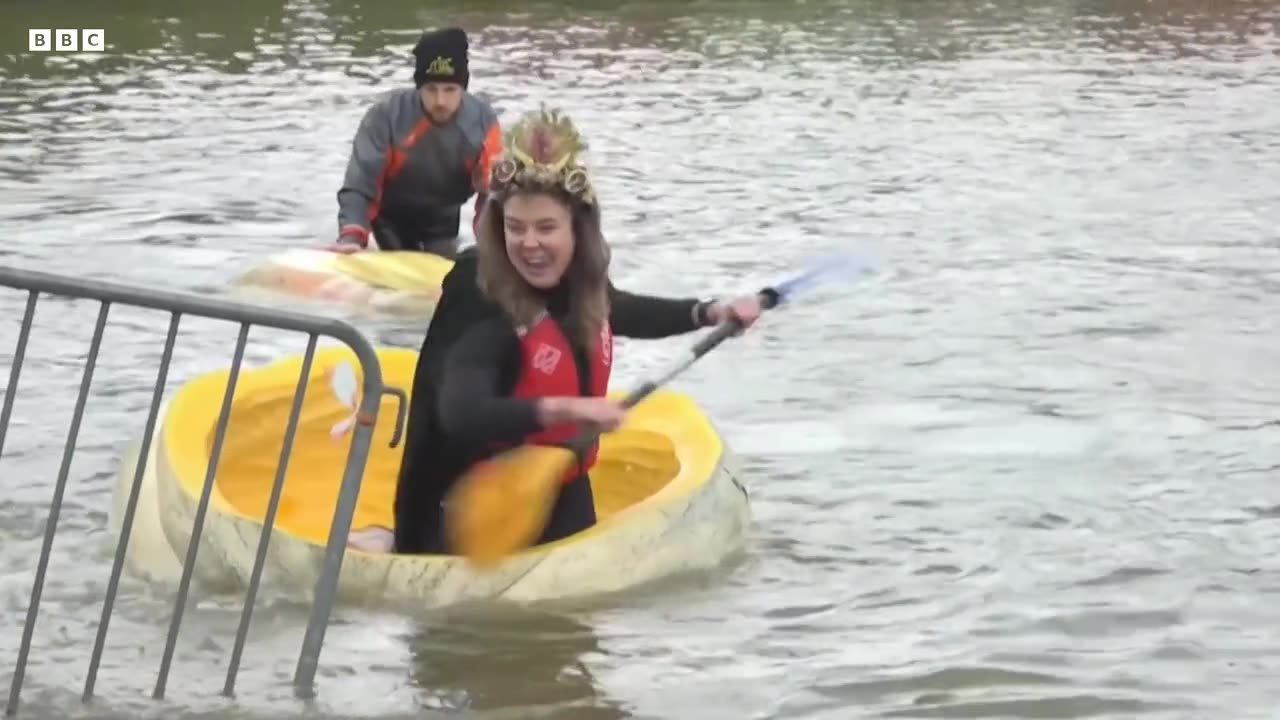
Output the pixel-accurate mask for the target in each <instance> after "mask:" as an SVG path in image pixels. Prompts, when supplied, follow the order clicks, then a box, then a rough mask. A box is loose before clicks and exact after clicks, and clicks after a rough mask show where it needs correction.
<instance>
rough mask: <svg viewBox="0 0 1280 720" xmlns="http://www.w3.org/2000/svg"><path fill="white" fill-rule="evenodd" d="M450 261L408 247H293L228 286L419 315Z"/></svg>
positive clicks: (429, 304) (433, 299)
mask: <svg viewBox="0 0 1280 720" xmlns="http://www.w3.org/2000/svg"><path fill="white" fill-rule="evenodd" d="M452 267H453V261H452V260H448V259H446V258H442V257H440V256H438V255H432V254H430V253H424V252H417V251H412V250H393V251H387V250H364V251H361V252H357V253H351V254H349V255H344V254H341V253H335V252H330V251H328V250H323V249H318V248H299V249H295V250H289V251H287V252H283V253H279V254H277V255H273V256H271V257H268V258H267V259H266V260H265V261H264V262H262V263H261V264H258V265H255V266H253V267H250V268H249V269H248V270H246V271H245V272H243V273H242V274H240V275H239V276H238V277H237V278H236V279H235V280H234V281H233V282H232V285H233V287H236V288H239V289H251V290H256V291H266V292H271V293H281V294H285V295H291V296H295V297H299V298H304V299H308V300H318V301H324V302H336V303H340V304H344V305H352V306H358V307H368V308H372V309H374V310H377V311H380V312H388V313H393V314H395V313H408V314H415V313H416V314H421V313H422V312H424V311H430V310H431V308H433V307H435V304H436V301H437V300H439V299H440V284H441V282H443V280H444V276H445V274H446V273H448V272H449V270H450V269H451V268H452Z"/></svg>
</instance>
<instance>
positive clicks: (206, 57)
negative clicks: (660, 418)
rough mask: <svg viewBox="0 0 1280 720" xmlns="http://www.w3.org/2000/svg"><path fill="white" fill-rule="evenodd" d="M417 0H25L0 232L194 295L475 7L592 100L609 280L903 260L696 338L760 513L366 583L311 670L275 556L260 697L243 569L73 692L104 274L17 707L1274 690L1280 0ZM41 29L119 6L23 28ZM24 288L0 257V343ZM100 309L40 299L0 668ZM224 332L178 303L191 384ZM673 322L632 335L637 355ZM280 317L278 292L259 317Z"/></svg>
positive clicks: (538, 68) (881, 699) (104, 429)
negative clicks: (550, 562) (629, 555)
mask: <svg viewBox="0 0 1280 720" xmlns="http://www.w3.org/2000/svg"><path fill="white" fill-rule="evenodd" d="M108 5H110V6H111V7H110V9H108V7H107V6H108ZM370 5H372V4H370ZM427 7H428V6H427V5H423V4H420V3H408V2H394V3H393V2H387V3H379V4H378V8H377V9H376V10H375V9H373V8H371V7H364V6H362V5H357V4H356V3H354V2H350V1H348V0H291V1H289V2H278V1H272V0H266V1H264V2H255V3H211V4H197V3H192V4H191V7H190V8H183V9H181V10H177V9H175V7H174V6H173V5H172V4H169V3H162V2H159V1H158V0H151V1H149V2H148V1H147V0H137V1H136V2H130V3H100V4H89V3H49V2H44V3H36V2H22V1H19V2H10V3H5V4H4V6H3V7H0V20H2V21H3V24H4V25H5V26H6V27H10V31H6V33H5V37H4V40H3V41H2V42H3V43H5V44H6V45H8V44H9V43H12V44H13V45H12V47H0V82H2V83H3V86H2V88H0V197H3V203H0V238H3V243H0V262H3V263H6V264H10V263H11V264H14V265H18V266H22V267H29V268H38V269H44V270H50V271H57V272H68V273H75V274H80V275H84V276H92V277H103V278H112V279H118V280H125V281H130V282H136V283H141V284H144V285H150V286H161V287H168V288H177V289H183V290H189V291H195V292H202V293H205V292H209V293H215V292H220V291H221V290H222V289H223V288H225V286H226V285H227V283H228V281H229V280H230V278H231V277H233V276H234V275H235V274H237V273H238V272H240V271H241V270H243V269H244V268H245V267H247V266H248V265H250V264H252V263H254V262H257V261H259V260H261V259H262V258H263V257H264V256H265V255H267V254H270V253H273V252H277V251H281V250H284V249H286V248H289V247H295V246H300V245H313V244H317V243H319V242H322V241H325V240H327V239H328V238H329V237H331V235H332V233H333V231H334V226H335V221H334V215H335V203H334V192H335V191H336V189H337V185H338V183H339V181H340V176H341V173H342V169H343V166H344V163H345V159H346V158H345V153H346V150H347V147H348V142H349V139H350V134H351V133H352V131H353V130H354V128H355V125H356V123H357V121H358V119H359V117H360V114H361V113H362V111H363V109H364V107H365V105H366V104H367V103H368V102H369V100H370V98H371V97H372V96H373V95H374V94H375V93H376V92H378V91H380V90H382V89H386V88H390V87H394V86H396V85H399V84H402V83H404V82H407V79H408V76H409V74H410V70H409V66H408V61H407V59H406V58H407V51H408V48H409V46H410V45H411V44H412V42H413V41H414V39H415V37H416V33H417V32H418V30H419V29H420V28H421V27H428V26H432V25H435V24H437V23H442V22H450V21H457V22H461V23H463V24H465V25H466V26H467V27H468V28H470V29H472V31H473V32H474V39H473V40H474V44H475V47H474V50H473V56H474V61H473V73H474V76H475V80H474V88H475V89H478V90H483V91H484V92H486V93H489V94H491V95H492V96H493V97H495V98H496V99H497V104H498V106H499V108H500V109H501V110H502V112H503V117H504V118H506V119H509V118H511V117H513V116H514V113H516V112H519V111H521V110H524V109H527V108H531V107H534V106H535V105H536V104H537V103H538V102H539V101H541V100H546V101H549V102H552V103H555V104H558V105H560V106H562V107H564V108H565V109H567V110H568V111H570V112H571V113H572V115H573V116H574V117H575V119H576V120H577V121H578V122H579V123H580V125H581V126H582V128H583V129H584V131H585V132H586V133H587V134H588V138H589V140H590V142H591V144H592V148H593V160H594V163H595V167H596V168H597V175H598V181H597V182H598V184H599V187H600V191H601V193H602V196H603V198H604V201H605V202H606V203H607V207H606V221H607V225H608V232H609V234H610V236H611V238H612V240H613V242H614V244H615V246H616V251H615V258H616V263H617V267H618V270H617V279H618V281H619V283H620V284H622V285H624V286H626V287H630V288H636V289H647V290H652V291H658V292H671V293H713V292H715V293H727V292H738V291H742V290H746V289H751V288H754V287H756V286H758V284H759V283H761V282H763V281H766V280H771V279H775V278H777V277H780V276H781V275H782V274H783V273H785V272H786V270H787V269H788V268H792V267H796V266H797V265H799V264H801V263H803V262H804V260H805V258H809V257H814V256H818V255H823V254H826V253H829V252H833V251H853V252H860V253H861V252H866V253H874V254H876V255H877V256H879V257H880V258H881V261H882V262H883V266H884V271H883V273H882V274H881V276H880V277H879V278H878V279H876V280H875V281H874V282H871V283H868V284H864V285H861V286H859V287H856V288H848V289H847V290H844V291H843V292H838V293H833V294H829V295H828V296H827V297H824V298H822V299H821V300H820V301H815V302H812V303H809V304H807V305H801V306H797V307H795V308H792V309H788V310H786V311H785V313H779V314H778V315H777V316H776V317H772V318H769V319H767V320H765V321H763V322H762V324H761V326H760V327H759V328H758V329H757V330H755V331H753V332H752V333H751V334H750V335H748V336H747V337H745V338H742V339H741V340H738V341H735V342H734V343H732V344H731V345H730V346H728V347H727V348H726V349H724V350H721V351H719V356H718V357H716V356H712V357H709V358H708V359H707V360H706V361H705V362H704V363H703V364H701V365H700V366H698V367H696V368H695V369H694V370H692V371H691V372H690V373H689V375H688V376H686V377H685V378H683V379H681V380H680V381H679V383H678V385H679V387H680V388H681V389H684V390H686V391H687V392H690V393H692V394H693V395H695V396H696V397H697V398H698V400H699V401H700V402H702V403H703V404H704V405H705V406H706V408H707V409H708V411H709V412H710V413H712V415H713V416H714V417H715V418H716V419H717V422H718V423H719V425H720V427H721V429H722V430H723V431H724V433H725V434H726V437H727V440H728V442H729V443H730V445H731V446H732V447H733V448H734V449H735V450H736V452H737V453H738V455H739V456H740V458H741V461H742V463H743V465H744V466H745V477H744V479H745V482H746V484H747V486H748V487H749V488H750V490H751V493H752V499H753V503H754V512H755V518H756V520H755V525H754V528H753V534H752V538H751V541H750V545H749V548H748V551H747V553H746V554H745V557H744V558H742V559H740V560H738V561H737V562H735V563H733V564H731V565H730V566H728V567H726V568H725V569H724V571H723V572H719V573H715V574H711V575H708V576H704V577H699V578H695V579H686V580H682V581H680V582H674V583H670V584H667V585H664V586H662V587H659V588H655V589H652V590H649V591H646V592H640V593H636V594H634V595H630V596H627V597H625V598H621V599H616V600H614V601H611V602H610V603H608V604H605V605H597V606H593V607H590V608H582V609H571V610H564V611H563V612H560V613H558V614H556V615H548V614H544V613H539V614H536V615H535V616H533V617H517V618H504V619H501V620H492V621H486V622H477V621H475V620H467V619H457V618H446V617H440V616H433V617H425V618H412V617H401V616H390V615H381V614H373V613H369V612H363V611H360V610H357V609H351V608H344V609H342V610H340V611H339V612H338V613H337V617H336V618H335V622H334V625H333V626H332V628H331V630H330V632H329V635H328V639H327V643H326V645H325V649H324V653H323V654H322V656H321V663H322V667H321V676H320V678H319V683H320V685H319V689H320V697H319V698H318V699H317V700H316V701H315V704H314V705H310V706H308V705H303V704H302V703H300V702H299V701H297V700H295V699H294V698H293V697H292V696H291V694H290V691H289V687H288V680H289V678H290V676H291V673H292V670H293V664H294V662H295V660H296V654H297V649H298V643H299V641H300V637H301V628H302V626H303V623H304V621H305V613H304V609H300V608H297V607H293V606H289V605H287V604H284V603H275V602H272V600H271V598H270V596H269V594H268V596H267V597H265V598H263V600H262V605H263V607H262V609H260V610H259V612H258V614H257V616H256V618H257V620H256V623H255V626H254V631H255V636H254V637H253V639H252V640H251V642H250V643H249V646H248V651H247V653H246V657H245V665H244V669H243V671H242V674H241V678H240V683H239V687H240V697H239V699H237V700H235V701H228V700H225V699H223V698H221V697H220V696H219V695H218V691H219V690H220V689H221V685H222V680H221V674H222V673H223V672H225V663H226V657H227V651H228V649H229V647H230V641H231V634H230V633H231V630H232V628H234V625H235V622H236V620H237V619H238V615H237V611H236V608H235V605H234V603H230V604H226V603H223V601H221V600H215V599H211V598H198V600H197V604H196V605H195V607H194V609H193V610H191V611H190V612H189V613H188V615H187V618H186V620H185V621H184V635H183V639H182V641H181V642H180V644H179V649H178V654H177V660H176V665H175V668H174V675H173V678H172V679H171V681H170V685H169V693H168V697H169V699H168V700H166V701H164V702H161V703H156V702H153V701H151V700H150V699H149V693H150V689H151V686H152V683H154V678H155V672H156V668H157V667H158V664H159V655H160V649H161V647H162V645H163V637H164V628H165V626H166V625H167V619H168V617H169V611H170V610H169V605H170V604H171V602H172V600H171V595H168V594H160V593H149V592H147V591H145V590H141V589H139V588H137V587H136V586H135V585H133V584H130V585H128V586H127V587H126V588H125V589H124V591H123V594H122V599H121V608H120V611H119V612H118V613H117V617H116V618H115V620H114V621H113V624H112V627H111V636H110V640H109V642H108V647H107V654H106V656H105V659H104V670H103V674H102V678H101V679H100V680H99V683H98V700H97V704H96V705H94V706H90V707H84V706H82V705H81V704H80V702H79V699H78V694H79V688H80V687H81V684H82V683H83V677H84V672H85V668H86V667H87V659H88V656H89V648H90V647H91V645H92V638H93V632H94V631H95V629H96V625H97V618H98V613H99V612H100V607H101V605H100V603H101V598H102V592H103V589H104V587H105V585H106V579H107V570H108V568H109V561H108V560H106V559H104V558H108V557H109V556H108V555H105V554H104V553H105V551H104V550H103V549H102V545H103V544H104V542H105V541H106V539H107V537H108V534H107V533H108V530H107V526H108V520H107V514H108V511H109V500H110V486H111V483H112V476H113V473H114V472H115V470H116V468H117V467H118V462H119V460H118V458H119V455H120V453H121V451H122V448H123V446H124V443H125V442H126V441H127V440H128V439H130V438H131V437H132V435H133V434H134V433H136V432H138V430H139V429H140V428H141V426H142V423H143V421H144V419H145V410H146V406H147V403H148V400H149V396H150V392H151V384H152V382H153V378H154V368H155V362H156V359H157V358H158V356H159V353H160V349H161V344H162V340H163V333H164V330H165V322H164V318H163V316H161V315H159V314H156V313H147V312H140V311H130V310H128V309H126V308H121V309H117V310H113V314H112V323H111V324H110V325H109V327H108V330H107V336H106V337H107V340H106V343H105V345H104V349H103V352H102V358H101V361H100V364H99V368H98V370H97V372H96V375H95V380H94V391H93V394H92V396H91V398H90V401H89V405H88V411H87V415H86V417H85V421H84V428H83V431H82V434H81V442H80V446H79V448H78V450H77V454H76V456H75V462H74V464H73V466H72V471H71V476H70V477H71V480H70V486H69V488H68V495H67V498H68V502H67V508H66V510H65V511H64V513H63V516H62V519H61V524H60V532H59V536H58V542H57V544H56V545H55V546H54V556H53V563H52V565H51V568H50V577H49V585H48V587H47V588H46V592H45V606H44V614H43V616H42V621H41V623H40V625H39V626H38V628H37V633H36V642H35V649H34V652H33V657H32V664H31V667H30V668H29V671H28V675H27V684H26V690H25V693H24V704H23V707H22V716H23V717H51V718H52V717H59V718H61V717H68V716H80V715H90V716H94V717H105V716H113V717H114V716H121V717H124V716H127V717H138V716H139V714H141V715H143V716H148V717H150V716H156V717H166V718H197V717H199V718H220V717H291V716H301V715H308V716H311V717H318V716H324V717H344V718H351V717H370V718H383V717H423V716H424V715H423V713H424V712H428V713H429V712H431V711H439V712H440V713H441V716H446V717H447V716H454V715H456V714H457V712H459V711H460V710H459V709H460V708H468V707H469V708H470V709H471V710H472V711H475V712H477V715H476V716H477V717H495V718H497V717H510V718H532V717H555V718H624V717H635V718H733V719H738V718H773V717H779V718H782V717H785V718H814V719H817V718H841V719H843V718H850V717H880V718H888V717H894V718H997V717H999V718H1081V717H1091V718H1134V717H1150V718H1273V717H1277V716H1278V714H1280V710H1278V709H1277V708H1278V707H1280V691H1278V690H1276V685H1275V679H1276V678H1277V677H1278V676H1280V637H1277V635H1276V633H1275V628H1276V627H1277V626H1278V625H1280V564H1277V562H1276V559H1275V558H1276V553H1275V547H1276V543H1277V542H1278V541H1280V490H1277V489H1276V483H1275V475H1274V473H1275V472H1276V470H1277V468H1280V422H1278V421H1277V419H1276V414H1275V408H1276V406H1277V403H1280V370H1277V368H1280V346H1277V344H1276V342H1275V338H1276V337H1277V334H1278V333H1280V319H1278V317H1280V314H1278V313H1277V312H1276V310H1277V308H1278V307H1280V305H1277V301H1276V300H1275V297H1276V291H1277V289H1280V235H1278V233H1277V228H1280V179H1277V176H1276V173H1275V167H1276V165H1277V161H1278V160H1280V39H1277V33H1278V31H1280V25H1278V24H1280V10H1278V9H1277V7H1276V5H1275V4H1274V3H1270V2H1256V3H1250V2H1233V1H1231V0H1218V1H1217V2H1212V3H1202V2H1190V1H1189V0H1188V1H1186V2H1179V1H1177V0H1164V1H1155V2H1139V1H1138V0H1078V1H1075V2H1072V1H1071V0H1031V1H1029V2H1021V1H1018V2H1015V1H1014V0H993V1H988V2H969V1H964V2H961V1H959V0H957V1H956V2H945V1H932V0H913V1H911V2H904V1H901V0H900V1H898V2H889V1H888V0H867V1H857V0H849V1H848V2H831V1H828V0H809V1H808V2H779V3H763V2H760V3H747V2H722V1H719V0H705V1H703V2H697V3H663V2H658V3H652V4H623V5H620V6H619V7H616V8H614V9H610V10H601V9H598V8H597V7H596V6H595V5H592V4H587V3H582V4H581V5H580V6H572V5H566V4H557V5H531V6H528V7H527V11H524V12H520V13H518V14H517V13H515V12H514V11H512V10H510V9H509V8H507V7H503V6H502V5H501V4H498V3H468V4H466V5H465V6H464V5H462V4H457V5H453V6H449V5H446V6H443V7H442V8H441V9H440V10H439V11H438V12H428V11H427V9H426V8H427ZM511 7H515V6H511ZM174 13H177V14H174ZM24 27H51V28H57V27H97V28H104V29H105V30H106V32H107V37H108V42H109V43H110V49H109V52H107V53H104V54H100V55H73V56H53V55H37V54H26V53H24V48H23V47H22V46H21V36H20V31H21V29H22V28H24ZM23 300H24V297H23V296H22V295H21V294H20V293H16V292H0V376H4V377H7V373H8V366H9V365H10V363H11V359H12V351H13V340H14V338H16V335H17V319H18V318H19V317H20V315H21V309H22V303H23ZM95 313H96V308H95V307H94V306H92V305H90V304H88V303H70V302H66V301H62V300H58V299H46V300H42V302H41V306H40V310H39V311H38V312H37V321H36V327H35V334H34V336H33V338H32V341H31V346H30V348H29V350H28V362H27V371H26V373H25V374H24V376H23V379H22V383H21V388H20V391H19V396H18V402H17V407H16V409H15V416H14V424H13V427H12V429H11V432H10V434H9V439H8V440H7V442H6V446H5V448H4V452H5V454H4V457H3V460H2V461H0V478H2V480H0V482H2V483H3V495H2V496H0V612H2V613H3V617H4V625H5V626H6V627H8V628H10V630H9V632H8V633H6V634H5V637H4V638H3V639H0V654H2V656H3V657H4V658H5V660H4V663H3V665H0V667H2V671H0V680H3V681H4V687H6V688H7V687H8V679H9V677H10V673H11V668H12V661H11V659H12V658H14V657H16V652H17V645H18V635H19V632H18V630H17V628H18V627H19V626H20V623H21V620H22V617H23V613H24V611H25V608H26V605H27V597H28V594H29V592H30V586H31V579H32V569H33V566H34V560H33V559H34V556H35V553H36V552H38V548H39V542H40V536H41V533H42V531H43V528H44V520H45V517H46V516H45V512H46V506H47V503H48V499H49V496H50V493H51V488H52V485H53V479H54V477H55V476H56V473H57V469H58V461H59V458H60V455H61V447H62V443H63V441H64V439H65V432H66V430H65V428H66V423H67V421H68V418H69V417H70V414H71V408H72V405H73V403H74V398H75V390H76V387H77V385H78V383H79V379H80V372H81V367H82V363H83V360H84V355H85V351H86V348H87V344H88V338H89V337H90V334H91V332H92V328H93V318H94V315H95ZM234 332H235V328H234V327H233V326H229V325H227V324H225V323H215V322H206V323H202V322H198V321H184V324H183V332H182V335H181V337H180V344H179V350H178V354H177V357H176V359H175V364H174V368H173V371H172V375H171V386H176V384H177V383H179V382H181V381H183V380H184V379H186V378H189V377H191V376H192V375H193V374H196V373H199V372H203V371H206V370H209V369H212V368H215V367H219V366H224V365H226V364H227V363H229V361H230V354H231V353H230V347H231V345H232V342H233V338H234ZM369 332H370V334H371V336H373V337H377V338H380V339H383V340H388V341H389V340H391V339H392V338H400V340H401V341H405V342H410V343H412V342H415V341H416V338H415V334H416V333H420V332H421V328H414V327H404V326H397V327H386V326H378V325H375V326H371V327H369ZM406 337H407V338H408V340H404V338H406ZM687 342H688V341H687V339H684V340H681V339H677V340H671V341H666V342H657V343H654V342H649V343H638V342H637V343H630V344H627V345H626V346H625V347H624V350H623V352H622V354H621V356H620V362H621V369H620V372H621V374H622V378H621V380H620V384H625V383H627V382H629V381H631V380H634V379H635V378H636V377H638V376H639V374H640V373H641V372H642V371H644V370H645V369H648V368H650V367H653V366H654V365H656V364H657V363H659V362H660V361H661V360H662V359H663V358H664V357H666V356H667V355H668V354H669V353H671V352H673V351H675V350H677V349H678V348H683V347H686V346H687ZM302 347H303V343H302V339H301V338H298V337H296V336H292V335H288V334H284V333H280V334H272V333H269V332H264V331H256V330H255V331H254V333H253V334H252V335H251V344H250V349H249V359H250V361H251V362H255V363H256V362H261V361H265V360H269V359H271V358H272V357H275V356H276V355H278V354H279V353H281V352H298V351H300V350H301V349H302ZM1268 687H1271V688H1272V690H1267V688H1268Z"/></svg>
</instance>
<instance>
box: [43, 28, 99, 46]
mask: <svg viewBox="0 0 1280 720" xmlns="http://www.w3.org/2000/svg"><path fill="white" fill-rule="evenodd" d="M27 49H28V50H30V51H32V52H49V51H50V50H52V51H54V52H104V51H105V50H106V49H107V34H106V32H105V31H103V30H101V29H96V30H76V29H71V30H61V29H59V30H27Z"/></svg>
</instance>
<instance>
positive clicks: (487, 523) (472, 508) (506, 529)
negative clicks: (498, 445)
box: [445, 445, 577, 566]
mask: <svg viewBox="0 0 1280 720" xmlns="http://www.w3.org/2000/svg"><path fill="white" fill-rule="evenodd" d="M575 462H577V458H576V457H575V456H574V454H573V452H572V451H570V450H566V449H564V448H560V447H546V446H542V445H524V446H521V447H519V448H516V449H515V450H511V451H509V452H506V453H503V454H501V455H499V456H497V457H495V458H492V459H490V460H488V461H485V462H482V463H479V464H477V465H476V466H475V467H473V468H472V469H471V470H469V471H468V472H467V473H466V474H465V475H463V476H462V477H461V478H459V479H458V481H457V482H456V483H455V484H454V486H453V489H452V490H450V491H449V496H448V498H447V499H446V502H445V532H446V533H447V537H448V540H449V545H450V547H451V549H452V551H453V552H455V553H458V554H460V555H464V556H466V557H467V558H468V559H469V560H470V561H471V562H473V563H475V564H476V565H480V566H493V565H495V564H497V563H498V561H499V560H501V559H502V558H503V557H504V556H506V555H509V554H511V553H513V552H516V551H518V550H522V549H524V548H527V547H529V546H530V545H532V544H533V543H534V542H537V540H538V538H539V537H540V536H541V535H542V532H543V530H544V529H546V526H547V520H548V518H550V516H551V509H552V508H553V507H554V506H555V502H556V499H557V498H558V497H559V495H560V488H561V486H562V485H563V482H564V474H565V473H566V472H567V471H568V470H569V468H570V467H572V466H573V464H574V463H575Z"/></svg>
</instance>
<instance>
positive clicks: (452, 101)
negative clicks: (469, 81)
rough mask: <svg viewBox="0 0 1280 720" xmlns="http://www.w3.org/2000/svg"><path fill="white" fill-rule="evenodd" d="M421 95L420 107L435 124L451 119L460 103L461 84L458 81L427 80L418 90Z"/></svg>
mask: <svg viewBox="0 0 1280 720" xmlns="http://www.w3.org/2000/svg"><path fill="white" fill-rule="evenodd" d="M418 95H419V96H421V97H422V107H424V108H426V110H427V115H429V116H431V121H432V122H434V123H436V124H437V125H440V124H443V123H447V122H449V121H450V120H452V119H453V114H454V113H456V112H458V106H459V105H461V104H462V86H461V85H459V84H458V83H445V82H429V83H427V84H425V85H423V86H422V87H421V88H420V89H419V90H418Z"/></svg>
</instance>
